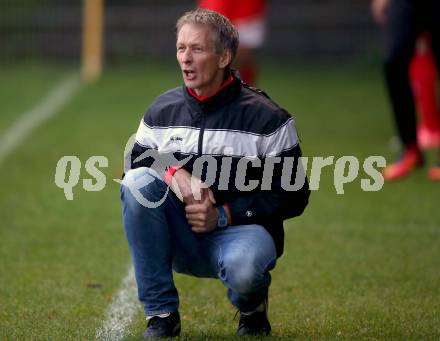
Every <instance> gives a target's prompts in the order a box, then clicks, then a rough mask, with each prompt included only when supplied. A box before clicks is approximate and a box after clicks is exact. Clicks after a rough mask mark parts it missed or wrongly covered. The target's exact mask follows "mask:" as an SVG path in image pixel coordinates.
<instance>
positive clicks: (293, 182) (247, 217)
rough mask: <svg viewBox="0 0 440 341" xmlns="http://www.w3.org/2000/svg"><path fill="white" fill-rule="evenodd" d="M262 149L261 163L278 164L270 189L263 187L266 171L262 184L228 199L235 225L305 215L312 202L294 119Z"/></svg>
mask: <svg viewBox="0 0 440 341" xmlns="http://www.w3.org/2000/svg"><path fill="white" fill-rule="evenodd" d="M260 150H261V152H262V157H261V164H262V165H263V166H264V165H266V164H273V165H274V167H273V172H270V175H272V178H271V181H269V183H270V188H267V186H261V184H262V183H263V174H260V179H259V180H260V185H259V187H257V188H256V189H255V190H253V191H250V192H240V194H239V195H237V196H236V197H235V198H234V199H232V200H231V201H230V202H228V205H229V207H230V211H231V215H232V224H234V225H245V224H254V223H264V222H270V221H271V220H273V219H277V220H279V219H281V220H285V219H288V218H292V217H295V216H299V215H301V214H302V212H303V211H304V209H305V207H306V206H307V204H308V200H309V196H310V189H309V185H308V181H307V177H306V175H305V171H304V169H303V167H302V165H301V164H300V157H301V155H302V153H301V148H300V146H299V143H298V137H297V133H296V129H295V127H294V121H293V119H289V120H288V121H287V123H286V124H284V125H282V126H281V128H278V129H277V130H276V131H275V133H274V134H273V135H272V138H271V139H270V141H269V143H262V145H261V146H260ZM275 159H276V160H275ZM263 168H264V167H263ZM267 183H268V182H267V181H266V184H267ZM262 187H265V188H262Z"/></svg>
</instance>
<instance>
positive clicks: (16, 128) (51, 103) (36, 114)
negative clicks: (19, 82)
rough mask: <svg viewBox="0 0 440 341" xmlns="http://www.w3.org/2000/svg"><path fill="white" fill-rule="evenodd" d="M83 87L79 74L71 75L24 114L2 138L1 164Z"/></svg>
mask: <svg viewBox="0 0 440 341" xmlns="http://www.w3.org/2000/svg"><path fill="white" fill-rule="evenodd" d="M80 87H81V80H80V77H79V75H78V74H76V73H75V74H73V75H69V76H67V77H66V78H64V79H63V80H62V81H61V82H60V83H58V84H57V85H56V86H55V87H54V88H53V89H52V90H51V91H50V92H49V94H48V95H47V96H46V97H44V98H43V100H42V101H41V102H40V103H39V104H37V105H36V106H35V107H34V108H33V109H31V110H30V111H27V112H24V113H23V114H22V115H21V116H20V117H19V118H18V119H17V120H16V121H15V122H14V123H13V125H12V126H11V127H10V128H9V129H7V130H6V133H5V134H2V136H0V164H1V163H2V162H3V161H4V160H5V159H6V157H7V156H8V155H9V154H10V153H11V152H12V151H14V149H15V148H17V147H18V146H19V145H20V144H21V143H23V142H24V140H25V139H26V138H27V137H28V136H29V135H30V134H31V133H32V131H33V130H35V129H36V128H38V126H40V125H41V124H42V123H43V122H44V121H46V120H48V119H49V118H50V117H52V116H54V115H55V114H56V113H58V112H59V111H60V109H61V108H62V107H63V105H64V104H66V103H67V101H69V100H70V99H71V98H72V97H73V96H74V95H75V93H76V92H77V91H78V90H79V89H80Z"/></svg>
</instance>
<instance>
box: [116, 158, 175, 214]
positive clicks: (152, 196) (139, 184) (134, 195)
mask: <svg viewBox="0 0 440 341" xmlns="http://www.w3.org/2000/svg"><path fill="white" fill-rule="evenodd" d="M120 191H121V200H122V202H123V203H124V206H125V208H126V209H128V210H130V211H132V213H135V212H136V211H138V210H139V209H142V208H155V207H157V206H158V204H162V203H163V201H164V200H165V198H166V195H167V193H168V186H167V185H166V184H165V183H164V182H163V181H162V179H161V178H160V177H159V175H158V174H157V173H156V172H155V171H154V170H152V169H150V168H146V167H141V168H136V169H131V170H129V171H128V172H127V173H126V174H125V177H124V179H123V180H122V183H121V188H120Z"/></svg>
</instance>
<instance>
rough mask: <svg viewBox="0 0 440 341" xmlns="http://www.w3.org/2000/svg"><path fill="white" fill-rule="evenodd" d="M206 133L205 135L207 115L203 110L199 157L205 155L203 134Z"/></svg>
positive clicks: (198, 148) (198, 149)
mask: <svg viewBox="0 0 440 341" xmlns="http://www.w3.org/2000/svg"><path fill="white" fill-rule="evenodd" d="M202 110H203V109H202ZM204 133H205V113H204V110H203V111H202V119H201V122H200V133H199V144H198V147H197V153H198V155H199V156H202V153H203V134H204Z"/></svg>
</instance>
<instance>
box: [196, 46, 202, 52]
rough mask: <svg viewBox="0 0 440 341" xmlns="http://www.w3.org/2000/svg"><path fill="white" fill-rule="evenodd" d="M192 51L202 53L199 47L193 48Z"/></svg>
mask: <svg viewBox="0 0 440 341" xmlns="http://www.w3.org/2000/svg"><path fill="white" fill-rule="evenodd" d="M194 51H195V52H203V49H202V48H201V47H195V48H194Z"/></svg>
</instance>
